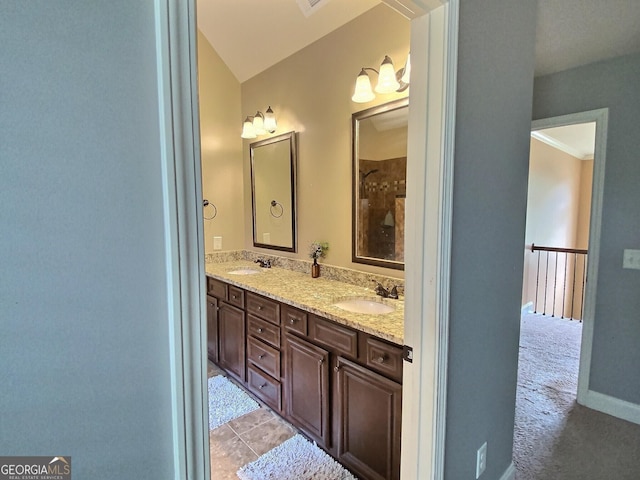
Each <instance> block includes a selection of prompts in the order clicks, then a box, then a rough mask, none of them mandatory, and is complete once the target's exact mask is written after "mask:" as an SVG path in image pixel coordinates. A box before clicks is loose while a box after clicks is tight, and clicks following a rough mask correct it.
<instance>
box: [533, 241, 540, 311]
mask: <svg viewBox="0 0 640 480" xmlns="http://www.w3.org/2000/svg"><path fill="white" fill-rule="evenodd" d="M533 247H534V246H533V245H531V248H532V249H533ZM539 279H540V250H538V268H537V269H536V303H535V305H534V306H533V313H538V285H539Z"/></svg>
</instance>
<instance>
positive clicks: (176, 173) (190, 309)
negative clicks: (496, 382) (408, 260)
mask: <svg viewBox="0 0 640 480" xmlns="http://www.w3.org/2000/svg"><path fill="white" fill-rule="evenodd" d="M430 4H433V5H432V6H433V8H432V9H431V10H430V12H428V13H427V14H425V15H423V16H421V17H418V18H416V19H414V20H413V21H412V27H411V29H412V33H411V43H412V46H411V48H412V50H413V49H414V48H415V49H416V50H415V52H414V53H412V57H414V56H415V59H414V62H413V63H414V67H413V69H414V72H416V73H415V74H414V75H415V76H414V81H413V82H412V87H411V88H412V102H413V103H414V107H413V108H411V106H410V108H409V116H410V121H409V128H410V138H409V144H408V156H412V157H413V158H415V160H414V161H413V162H412V164H413V165H414V167H412V168H414V169H415V170H416V171H415V173H416V175H415V176H413V175H412V176H411V177H409V178H413V180H412V181H411V182H408V185H407V188H408V189H411V188H413V190H414V192H415V195H414V197H415V200H414V201H413V202H412V203H411V206H408V209H409V210H408V211H410V212H412V215H413V216H414V221H413V222H410V224H411V231H410V232H409V230H408V232H407V239H406V247H407V248H406V251H407V252H409V253H410V254H411V255H415V258H416V262H415V265H412V266H410V267H408V268H407V271H406V272H405V276H406V279H410V280H409V284H410V289H411V291H412V292H413V293H412V294H410V295H407V302H406V303H405V312H406V317H407V319H408V321H406V322H405V339H407V340H406V342H407V343H410V344H412V346H413V347H414V361H413V363H412V364H408V363H406V364H405V367H406V368H405V369H404V372H405V373H404V377H403V392H404V394H403V411H404V412H405V414H404V415H403V439H402V442H403V448H402V455H401V457H402V458H401V464H402V466H401V468H402V478H433V479H441V478H443V475H444V473H443V472H444V435H445V420H446V417H445V414H446V412H445V407H446V384H447V355H448V351H447V347H448V323H449V310H448V297H449V265H450V247H451V218H452V211H451V202H452V192H453V175H452V171H453V157H454V155H453V153H454V132H455V90H456V67H457V38H458V9H459V0H434V1H433V2H430ZM154 11H155V17H156V46H157V50H156V51H157V56H156V57H157V58H156V61H157V65H158V85H157V87H158V95H159V123H160V125H159V128H160V132H161V149H162V155H161V162H162V166H163V178H162V182H163V191H164V201H163V212H164V214H165V242H166V269H167V300H168V302H169V305H170V308H171V318H170V319H169V327H170V332H171V338H170V347H171V358H170V359H169V362H170V370H171V379H172V389H171V402H172V434H173V445H174V448H173V452H174V458H173V460H174V465H175V468H174V470H175V477H174V478H176V479H185V478H188V479H193V480H195V479H202V480H204V479H208V478H209V477H210V465H209V435H208V431H207V429H206V425H207V423H208V422H207V420H206V419H207V409H208V402H207V388H206V382H207V365H206V351H207V346H206V308H205V297H206V289H205V286H204V278H205V269H204V240H203V238H204V236H203V235H204V234H203V227H202V221H201V219H202V208H203V205H202V191H201V166H200V164H199V162H200V135H199V133H200V127H199V112H198V85H197V55H196V53H197V52H196V32H197V27H196V6H195V0H187V1H185V2H173V1H171V0H155V2H154ZM416 42H421V43H420V45H421V46H419V44H418V43H416ZM425 47H426V48H425ZM418 52H420V53H421V54H422V59H423V61H421V60H419V59H418V55H419V54H418ZM418 97H420V101H418V100H414V99H417V98H418ZM415 105H420V107H418V108H416V106H415ZM411 131H413V134H412V133H411ZM427 225H430V226H432V227H430V228H428V229H427V228H425V227H426V226H427ZM434 226H435V227H434ZM411 252H413V253H411ZM409 339H411V340H409ZM404 382H406V383H404Z"/></svg>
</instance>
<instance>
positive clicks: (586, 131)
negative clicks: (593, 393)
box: [514, 109, 607, 478]
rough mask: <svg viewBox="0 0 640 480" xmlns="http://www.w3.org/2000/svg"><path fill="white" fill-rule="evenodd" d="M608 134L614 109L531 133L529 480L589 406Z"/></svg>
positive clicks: (522, 378) (522, 372)
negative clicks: (581, 408) (574, 413)
mask: <svg viewBox="0 0 640 480" xmlns="http://www.w3.org/2000/svg"><path fill="white" fill-rule="evenodd" d="M606 128H607V110H606V109H603V110H597V111H591V112H583V113H579V114H573V115H568V116H563V117H555V118H550V119H544V120H539V121H535V122H533V125H532V144H531V158H530V166H529V186H528V206H527V223H526V224H527V231H526V235H525V254H524V277H523V301H522V305H523V308H522V317H521V336H520V355H519V369H518V390H517V391H518V393H517V401H516V420H515V428H514V463H515V465H516V467H518V470H519V471H520V473H521V474H524V475H525V478H535V476H532V477H526V475H527V474H528V475H532V474H533V473H534V472H535V471H536V469H537V468H539V467H541V465H543V464H544V461H545V458H546V456H547V455H549V450H550V447H551V444H552V443H553V442H554V439H555V438H556V437H558V436H559V434H560V433H561V431H562V428H563V425H564V420H565V417H566V414H567V413H568V411H569V410H570V409H571V408H573V405H575V403H576V402H577V403H579V404H582V405H587V406H589V405H588V392H589V385H588V378H589V368H590V364H591V346H592V340H593V324H594V321H595V318H594V305H595V296H596V287H597V285H596V279H597V267H598V252H599V238H600V220H601V212H602V185H603V181H604V165H605V146H606ZM587 280H588V281H587ZM523 431H526V432H527V434H526V435H522V432H523Z"/></svg>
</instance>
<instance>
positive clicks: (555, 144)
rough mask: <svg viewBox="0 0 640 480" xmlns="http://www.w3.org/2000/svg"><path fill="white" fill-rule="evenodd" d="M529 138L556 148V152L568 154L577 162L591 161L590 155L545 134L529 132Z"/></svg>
mask: <svg viewBox="0 0 640 480" xmlns="http://www.w3.org/2000/svg"><path fill="white" fill-rule="evenodd" d="M531 136H532V137H533V138H535V139H537V140H540V141H541V142H543V143H546V144H547V145H549V146H550V147H553V148H557V149H558V150H562V151H563V152H564V153H568V154H569V155H571V156H572V157H575V158H577V159H578V160H593V154H592V153H586V154H585V153H583V152H581V151H580V150H578V149H577V148H573V147H572V146H571V145H567V144H566V143H564V142H561V141H560V140H556V139H555V138H553V137H550V136H549V135H547V134H546V133H543V132H538V131H535V132H531Z"/></svg>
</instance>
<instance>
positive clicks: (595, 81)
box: [533, 54, 640, 404]
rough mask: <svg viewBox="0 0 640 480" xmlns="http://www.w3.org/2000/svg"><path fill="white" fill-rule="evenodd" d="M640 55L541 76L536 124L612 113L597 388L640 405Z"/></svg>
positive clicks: (594, 369)
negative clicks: (637, 260) (638, 254)
mask: <svg viewBox="0 0 640 480" xmlns="http://www.w3.org/2000/svg"><path fill="white" fill-rule="evenodd" d="M639 86H640V54H635V55H630V56H625V57H619V58H617V59H614V60H610V61H606V62H598V63H593V64H591V65H587V66H583V67H579V68H575V69H571V70H567V71H565V72H561V73H557V74H553V75H547V76H544V77H539V78H536V80H535V90H534V109H533V118H534V119H541V118H548V117H554V116H558V115H565V114H569V113H575V112H581V111H587V110H593V109H597V108H605V107H608V108H609V133H608V137H607V157H606V169H605V183H604V195H603V210H602V234H601V239H600V259H599V266H598V267H599V270H598V289H597V290H598V291H597V295H596V310H595V322H594V335H593V353H592V361H591V376H590V381H589V387H590V389H591V390H594V391H596V392H600V393H603V394H606V395H610V396H612V397H616V398H619V399H622V400H625V401H627V402H631V403H634V404H640V382H639V381H638V374H637V372H640V321H639V319H640V313H639V312H640V296H639V295H638V292H640V271H638V270H625V269H623V268H622V254H623V250H624V249H625V248H634V249H638V248H640V130H639V128H638V117H639V116H640V94H639V93H638V92H639V90H638V88H639Z"/></svg>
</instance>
